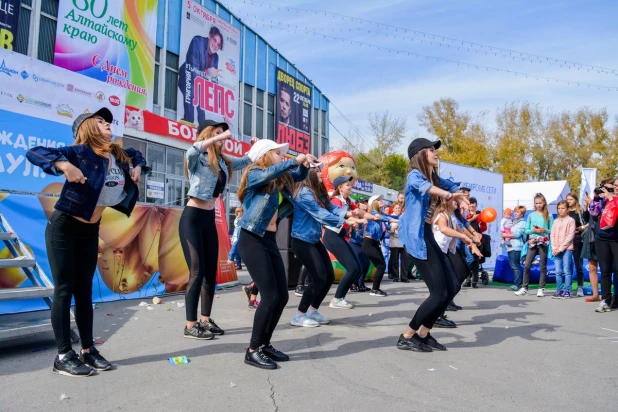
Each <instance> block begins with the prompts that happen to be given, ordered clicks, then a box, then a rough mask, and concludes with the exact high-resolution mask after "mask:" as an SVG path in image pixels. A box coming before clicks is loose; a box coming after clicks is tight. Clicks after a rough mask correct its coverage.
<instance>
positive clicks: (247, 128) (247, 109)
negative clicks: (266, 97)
mask: <svg viewBox="0 0 618 412" xmlns="http://www.w3.org/2000/svg"><path fill="white" fill-rule="evenodd" d="M252 120H253V119H252V113H251V105H250V104H248V103H245V105H244V110H243V128H242V129H243V134H245V135H247V136H251V123H252Z"/></svg>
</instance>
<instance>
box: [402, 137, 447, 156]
mask: <svg viewBox="0 0 618 412" xmlns="http://www.w3.org/2000/svg"><path fill="white" fill-rule="evenodd" d="M441 144H442V142H441V141H440V140H435V141H433V142H432V141H431V140H429V139H425V138H424V137H419V138H418V139H414V140H412V143H410V146H408V159H412V157H414V155H415V154H417V153H418V152H420V151H421V150H423V149H427V148H428V147H432V146H433V147H434V148H436V149H437V148H439V147H440V145H441Z"/></svg>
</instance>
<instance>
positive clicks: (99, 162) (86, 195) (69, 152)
mask: <svg viewBox="0 0 618 412" xmlns="http://www.w3.org/2000/svg"><path fill="white" fill-rule="evenodd" d="M125 152H126V153H127V155H128V156H129V158H131V160H132V163H133V167H138V166H141V168H142V174H147V173H149V172H150V168H149V167H147V166H146V161H145V160H144V158H143V157H142V154H141V153H140V152H139V151H138V150H135V149H133V148H128V149H125ZM26 157H27V158H28V160H29V161H30V163H32V164H33V165H35V166H38V167H40V168H41V169H43V171H44V172H45V173H47V174H49V175H54V176H60V175H62V172H61V171H59V170H57V169H56V167H55V166H54V162H58V161H68V162H69V163H71V164H72V165H73V166H75V167H77V168H78V169H79V170H81V172H82V173H83V175H84V177H85V178H86V179H87V180H86V183H70V182H65V183H64V186H63V187H62V192H61V193H60V199H59V200H58V202H57V203H56V206H54V207H55V208H56V210H59V211H60V212H63V213H66V214H68V215H71V216H74V217H79V218H82V219H85V220H90V219H91V218H92V215H93V214H94V209H95V208H96V206H97V201H98V200H99V195H100V193H101V189H102V188H103V184H104V183H105V176H106V175H107V169H108V162H109V160H108V159H106V158H104V157H100V156H97V154H96V153H95V152H94V151H93V150H92V149H91V148H90V147H89V146H86V145H75V146H65V147H58V148H53V147H43V146H37V147H33V148H32V149H30V150H29V151H28V153H26ZM118 165H119V166H120V167H121V168H122V170H123V171H124V178H125V186H124V190H125V192H126V193H127V195H126V196H125V198H124V200H122V202H120V203H119V204H117V205H116V206H110V207H111V208H113V209H116V210H118V211H119V212H121V213H124V214H125V215H127V216H130V215H131V212H132V211H133V208H134V207H135V203H136V202H137V198H138V196H139V189H138V187H137V185H136V184H135V183H134V182H133V180H132V179H131V174H130V171H129V165H128V164H126V163H120V162H118Z"/></svg>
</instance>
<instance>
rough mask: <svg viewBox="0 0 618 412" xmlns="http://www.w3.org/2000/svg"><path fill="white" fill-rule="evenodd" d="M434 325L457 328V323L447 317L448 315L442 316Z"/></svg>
mask: <svg viewBox="0 0 618 412" xmlns="http://www.w3.org/2000/svg"><path fill="white" fill-rule="evenodd" d="M434 326H435V327H436V328H456V327H457V324H456V323H455V322H453V321H452V320H449V319H447V318H446V316H440V317H439V318H438V320H437V321H436V323H435V325H434Z"/></svg>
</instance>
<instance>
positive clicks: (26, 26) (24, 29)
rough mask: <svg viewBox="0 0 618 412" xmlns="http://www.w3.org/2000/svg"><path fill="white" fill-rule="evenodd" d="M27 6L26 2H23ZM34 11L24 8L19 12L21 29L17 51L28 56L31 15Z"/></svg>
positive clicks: (18, 30)
mask: <svg viewBox="0 0 618 412" xmlns="http://www.w3.org/2000/svg"><path fill="white" fill-rule="evenodd" d="M22 3H24V4H26V2H25V1H24V2H22ZM31 14H32V11H31V10H30V9H27V8H25V7H22V8H21V10H20V11H19V27H18V29H17V44H16V45H15V51H16V52H17V53H21V54H28V38H29V37H30V15H31Z"/></svg>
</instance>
